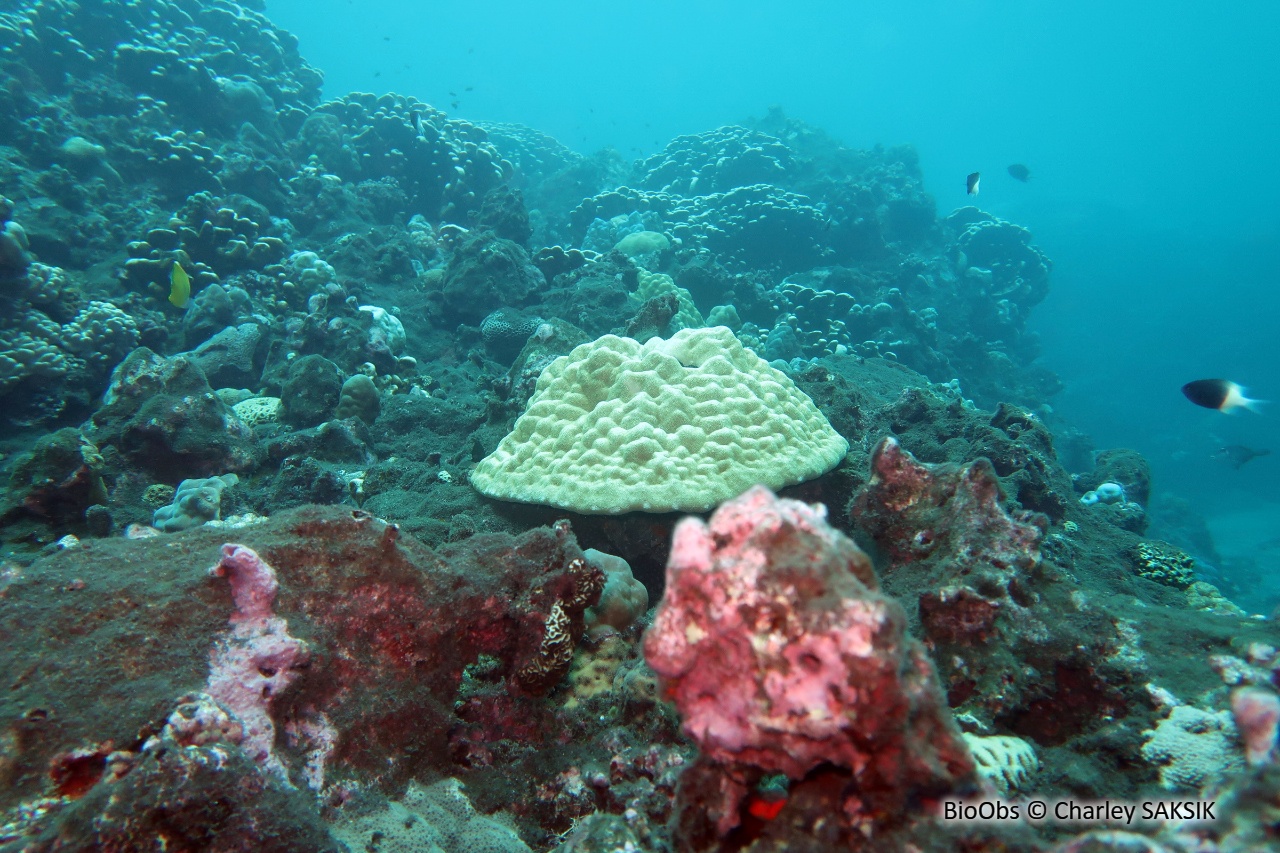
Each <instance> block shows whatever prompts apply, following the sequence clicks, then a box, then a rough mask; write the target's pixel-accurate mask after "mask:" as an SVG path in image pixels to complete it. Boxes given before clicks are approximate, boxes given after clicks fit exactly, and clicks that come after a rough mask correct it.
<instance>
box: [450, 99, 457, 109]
mask: <svg viewBox="0 0 1280 853" xmlns="http://www.w3.org/2000/svg"><path fill="white" fill-rule="evenodd" d="M449 106H450V107H452V108H453V109H455V110H456V109H457V108H458V102H457V101H450V102H449Z"/></svg>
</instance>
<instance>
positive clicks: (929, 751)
mask: <svg viewBox="0 0 1280 853" xmlns="http://www.w3.org/2000/svg"><path fill="white" fill-rule="evenodd" d="M904 626H905V616H904V613H903V610H902V608H901V607H900V606H899V605H898V604H897V602H895V601H893V600H892V599H890V598H888V597H886V596H885V595H883V594H882V593H881V592H880V591H879V584H878V582H877V579H876V577H875V573H874V571H873V569H872V567H871V563H870V561H869V560H868V558H867V556H866V555H865V554H864V553H863V552H862V551H861V550H859V549H858V547H857V546H856V545H855V544H854V543H853V542H852V541H851V540H849V539H847V538H846V537H845V536H843V535H842V534H841V533H839V532H838V531H836V530H834V529H833V528H831V527H830V526H829V525H828V524H827V523H826V511H825V508H823V507H821V506H809V505H806V504H803V503H800V502H797V501H791V500H780V499H778V498H776V497H774V495H773V494H772V493H770V492H769V491H768V490H767V489H765V488H763V487H756V488H754V489H751V490H750V491H748V492H746V493H745V494H743V495H742V496H740V497H738V498H736V499H735V500H732V501H730V502H728V503H726V504H724V505H722V506H721V507H720V509H719V510H717V511H716V513H715V514H714V515H713V516H712V517H711V520H710V522H709V523H703V522H702V521H701V520H700V519H697V518H686V519H684V520H683V521H681V522H680V524H679V525H678V526H677V527H676V530H675V538H674V542H673V544H672V550H671V556H670V559H669V561H668V563H667V586H666V594H665V596H664V598H663V601H662V604H661V606H660V607H659V610H658V614H657V617H656V619H655V621H654V624H653V627H652V628H651V629H650V630H649V633H648V635H647V636H646V638H645V657H646V659H647V660H648V662H649V665H650V666H651V667H653V669H654V670H655V671H656V672H657V673H658V675H659V678H660V682H661V685H662V689H663V691H664V693H665V695H666V696H668V697H669V698H671V699H672V700H673V701H674V702H675V704H676V706H677V707H678V708H679V710H680V713H681V716H682V717H683V720H684V727H685V730H686V731H687V732H688V734H689V735H690V736H691V737H692V738H693V739H694V740H695V741H696V742H697V744H698V746H699V748H700V750H701V752H702V757H703V759H705V760H709V761H711V762H714V763H716V764H719V765H721V766H723V767H725V768H727V769H729V770H730V771H731V772H733V773H735V774H736V773H738V771H744V770H745V771H748V772H754V771H759V772H763V773H784V774H786V775H787V776H788V777H790V778H792V779H800V778H803V777H804V776H805V774H807V773H809V772H810V771H812V770H813V769H814V768H816V767H818V766H819V765H827V766H834V767H837V768H842V769H845V770H847V771H849V772H850V773H851V774H852V776H853V777H854V779H855V780H856V781H857V786H856V787H857V789H858V790H859V791H860V792H861V793H866V794H871V793H875V794H883V793H886V792H889V793H891V795H892V797H893V798H897V797H904V796H906V795H907V794H908V793H910V792H920V791H935V792H936V791H942V790H947V789H949V788H950V787H951V786H952V785H954V784H955V783H956V782H957V781H959V780H961V779H962V778H966V777H968V776H969V775H970V774H971V773H972V763H971V759H970V758H969V755H968V751H967V749H966V748H965V747H964V745H963V743H962V742H961V740H960V738H959V735H958V733H957V730H956V729H955V727H954V725H953V723H952V722H951V720H950V715H949V713H948V711H947V709H946V706H945V704H944V703H943V702H942V698H941V694H940V692H939V689H938V686H937V681H936V678H935V675H934V671H933V667H932V664H931V663H930V662H929V660H928V658H927V657H926V656H925V654H924V652H923V650H922V648H921V647H920V645H919V644H918V643H917V642H916V641H914V640H912V639H911V638H910V637H909V636H908V635H907V633H906V631H905V627H904ZM729 788H730V789H732V790H733V791H735V792H740V786H737V785H729ZM882 801H883V800H882ZM731 812H732V804H725V808H724V809H723V811H722V814H725V815H728V814H730V813H731ZM731 822H732V819H729V820H728V821H722V822H721V829H722V830H723V829H725V828H726V826H727V825H728V824H729V823H731Z"/></svg>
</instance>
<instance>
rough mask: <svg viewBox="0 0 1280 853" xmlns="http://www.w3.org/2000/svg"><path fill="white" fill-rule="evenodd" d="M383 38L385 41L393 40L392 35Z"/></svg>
mask: <svg viewBox="0 0 1280 853" xmlns="http://www.w3.org/2000/svg"><path fill="white" fill-rule="evenodd" d="M382 40H383V41H391V36H383V37H382Z"/></svg>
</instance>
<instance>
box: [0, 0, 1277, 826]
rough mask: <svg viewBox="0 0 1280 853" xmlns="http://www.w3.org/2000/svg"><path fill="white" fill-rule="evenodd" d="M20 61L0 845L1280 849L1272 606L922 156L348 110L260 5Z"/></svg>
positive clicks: (0, 372)
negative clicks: (966, 813)
mask: <svg viewBox="0 0 1280 853" xmlns="http://www.w3.org/2000/svg"><path fill="white" fill-rule="evenodd" d="M0 72H2V73H3V74H4V75H5V79H7V80H9V81H12V82H13V85H9V86H5V87H3V94H0V140H3V158H0V159H2V162H3V163H4V166H3V167H2V168H0V178H2V180H3V184H2V187H3V189H2V193H0V194H2V195H3V196H4V200H3V203H2V204H0V300H2V301H3V303H4V304H3V308H4V310H3V311H0V397H3V405H0V418H3V419H4V420H5V421H6V424H5V426H6V434H7V439H6V444H5V447H4V455H3V458H2V459H0V464H3V465H4V466H5V469H6V474H7V476H8V482H9V488H8V489H7V490H5V492H4V505H3V508H2V510H0V519H2V520H3V529H4V547H5V552H4V555H3V564H2V566H0V597H2V598H3V607H0V643H2V644H3V646H4V648H5V654H4V655H2V656H0V683H2V684H4V685H6V688H7V689H6V690H5V691H3V692H2V693H0V809H3V810H4V816H3V818H0V849H5V850H8V849H15V850H17V849H31V850H40V849H53V848H54V847H59V848H63V847H74V848H76V849H119V850H124V849H144V848H145V849H151V848H154V847H156V846H165V847H167V848H169V849H205V848H206V847H207V846H208V839H209V838H215V837H216V838H217V839H218V844H219V846H220V847H221V848H226V849H232V848H235V849H242V848H243V849H250V848H252V849H259V848H263V849H265V848H266V847H270V848H271V849H278V850H306V851H313V850H366V849H448V850H470V849H485V850H522V851H523V850H531V849H532V850H539V851H542V850H551V849H558V850H563V851H604V850H610V851H612V850H656V851H663V850H669V851H674V850H681V851H685V850H689V851H704V850H705V851H713V850H744V849H752V850H766V849H768V850H779V849H795V850H817V849H840V850H868V851H871V850H874V851H892V850H949V849H970V850H972V849H1006V850H1027V851H1030V850H1049V849H1056V850H1061V851H1068V850H1072V851H1075V850H1086V849H1088V850H1099V851H1103V850H1133V849H1143V850H1187V849H1196V850H1201V851H1208V850H1260V849H1267V848H1270V847H1274V846H1276V845H1277V844H1280V840H1277V838H1276V837H1275V832H1276V830H1275V827H1276V823H1275V820H1274V815H1273V814H1272V811H1270V810H1273V808H1274V805H1273V804H1274V802H1275V800H1276V798H1277V796H1280V771H1277V770H1276V769H1275V759H1276V748H1275V739H1276V728H1277V720H1280V710H1278V709H1280V699H1277V695H1276V693H1275V684H1276V683H1277V682H1280V652H1277V650H1276V649H1277V647H1278V646H1280V643H1278V642H1276V638H1275V633H1274V629H1273V626H1272V624H1271V623H1270V622H1268V621H1266V620H1263V619H1257V618H1250V617H1249V616H1248V615H1247V614H1246V613H1245V612H1244V611H1243V610H1241V608H1240V607H1239V606H1238V604H1237V603H1233V602H1232V600H1231V599H1230V598H1229V597H1228V596H1229V595H1235V597H1236V598H1237V599H1238V600H1239V601H1240V602H1242V603H1248V601H1249V600H1248V599H1247V598H1240V595H1239V593H1240V591H1239V590H1233V589H1231V588H1230V587H1227V586H1222V587H1218V586H1214V585H1212V584H1211V583H1209V582H1208V581H1210V580H1215V581H1216V582H1217V583H1219V584H1225V580H1224V579H1223V578H1222V577H1217V578H1213V577H1208V576H1205V575H1204V574H1203V573H1202V568H1201V564H1200V562H1199V561H1198V560H1197V556H1198V555H1197V554H1196V552H1197V550H1205V548H1206V546H1205V545H1204V544H1203V539H1201V540H1197V539H1196V537H1195V536H1194V535H1188V533H1189V531H1188V530H1182V531H1179V530H1178V529H1176V528H1172V527H1169V526H1168V525H1167V524H1166V525H1165V526H1164V527H1162V528H1161V529H1160V530H1159V532H1158V533H1159V535H1158V537H1157V536H1155V535H1151V536H1150V537H1148V530H1147V528H1148V527H1149V526H1150V520H1149V518H1148V514H1147V510H1146V507H1147V504H1148V503H1149V501H1150V494H1151V490H1150V473H1149V471H1148V470H1147V467H1146V463H1145V461H1144V460H1142V458H1141V457H1140V456H1138V455H1137V454H1136V453H1133V452H1132V451H1124V450H1111V451H1105V452H1102V453H1099V454H1096V456H1094V455H1090V454H1089V453H1088V452H1087V451H1088V450H1089V448H1088V447H1087V446H1083V445H1082V441H1081V439H1080V436H1079V435H1078V433H1073V432H1072V431H1071V430H1070V429H1069V428H1068V427H1066V426H1065V425H1063V424H1060V423H1054V424H1048V423H1046V421H1045V419H1044V417H1046V416H1047V409H1039V408H1038V407H1039V405H1040V403H1041V402H1042V401H1043V400H1045V399H1046V398H1047V396H1048V395H1050V394H1052V393H1053V392H1054V391H1055V390H1056V388H1057V380H1056V379H1055V377H1054V376H1053V374H1052V373H1050V372H1049V371H1047V370H1046V369H1044V368H1043V367H1041V366H1039V365H1037V364H1035V363H1034V359H1035V356H1036V347H1035V341H1034V338H1033V337H1032V336H1031V335H1029V334H1028V332H1027V329H1026V320H1027V317H1028V315H1029V312H1030V311H1031V310H1033V309H1034V307H1035V306H1036V304H1037V303H1038V302H1039V301H1040V300H1041V299H1043V298H1044V296H1045V294H1046V292H1047V289H1048V287H1049V281H1050V272H1051V264H1050V262H1049V260H1048V259H1047V258H1046V257H1045V255H1044V254H1043V253H1042V252H1041V251H1040V250H1039V249H1038V248H1037V247H1036V246H1035V244H1034V242H1033V240H1032V238H1031V235H1030V234H1029V233H1028V232H1027V231H1026V230H1025V229H1023V228H1021V227H1019V226H1017V225H1015V224H1013V223H1009V222H1004V221H1002V220H1000V219H999V218H997V217H995V216H992V215H990V214H987V213H985V212H983V211H981V210H979V209H977V208H972V207H967V208H963V209H961V210H958V211H956V212H954V213H952V214H950V215H946V216H941V217H940V216H939V215H938V213H937V211H936V210H935V206H934V202H933V200H932V198H931V197H930V196H929V195H928V194H927V193H926V192H925V190H924V185H923V181H922V178H921V174H920V169H919V165H918V162H917V159H916V155H915V152H914V151H913V150H912V149H911V148H909V147H897V148H877V149H875V150H871V151H859V150H853V149H849V148H846V147H844V146H843V145H841V144H839V143H838V142H836V141H835V140H833V139H831V138H830V137H828V136H826V135H825V134H823V133H822V132H821V131H819V130H817V129H815V128H812V127H809V126H807V125H805V124H804V123H802V122H799V121H796V120H794V119H791V118H788V117H787V116H785V115H783V114H782V113H781V112H779V111H776V110H775V111H771V112H770V113H768V114H767V115H766V116H765V117H764V118H762V119H759V120H751V121H749V122H746V123H745V124H743V125H741V126H728V127H721V128H717V129H714V130H710V131H707V132H705V133H700V134H696V135H691V136H683V137H679V138H677V139H674V140H672V141H671V142H670V143H668V144H667V145H666V146H665V147H664V148H663V149H662V150H661V151H659V152H657V153H655V154H653V155H652V156H650V157H648V158H646V159H643V160H640V161H638V162H636V163H634V164H631V165H627V164H625V163H623V162H621V161H620V160H619V159H618V158H617V156H616V155H614V154H611V153H608V152H604V153H600V154H596V155H590V156H587V155H582V154H578V153H575V152H572V151H570V150H568V149H567V148H565V147H564V146H563V145H561V144H560V143H559V142H557V141H556V140H554V139H552V138H551V137H549V136H546V135H545V134H542V133H539V132H538V131H535V130H533V129H530V128H527V127H522V126H519V125H509V124H506V125H498V124H484V123H474V122H468V121H465V120H462V119H459V118H456V117H451V116H449V115H447V114H446V113H444V112H442V111H440V110H438V109H435V108H434V107H432V106H430V105H428V104H425V103H422V102H420V101H417V100H415V99H414V98H412V97H408V96H403V95H397V94H384V95H372V94H364V93H352V94H350V95H346V96H343V97H338V98H334V99H332V100H329V101H326V102H322V101H321V99H320V96H319V87H320V79H321V78H320V74H319V72H318V71H317V70H316V69H314V68H312V67H311V66H309V65H308V64H307V63H306V62H305V61H304V60H303V59H302V58H301V56H300V54H299V51H298V44H297V41H296V40H295V39H294V38H293V37H292V36H290V35H289V34H288V33H286V32H284V31H282V30H280V29H278V28H276V27H275V26H273V25H272V24H271V23H270V21H269V20H268V19H267V18H266V17H265V15H264V14H263V9H262V5H261V3H260V2H257V0H246V2H245V3H243V4H236V3H234V2H230V0H218V2H214V3H198V2H195V0H149V2H145V3H127V4H119V3H106V2H101V0H93V2H78V3H73V2H69V0H43V2H40V3H35V4H12V3H11V4H7V5H6V6H5V7H4V8H3V10H0ZM179 271H181V273H179ZM1051 426H1052V427H1053V428H1054V429H1055V430H1056V431H1057V433H1058V435H1059V436H1060V437H1059V438H1058V440H1057V444H1058V446H1059V447H1061V448H1063V456H1062V457H1059V454H1058V450H1057V449H1055V437H1054V433H1053V432H1052V431H1051V429H1050V427H1051ZM1082 447H1083V451H1085V452H1082ZM1068 464H1070V465H1071V467H1073V468H1075V469H1076V470H1075V474H1074V476H1072V475H1070V474H1068V472H1067V470H1066V466H1067V465H1068ZM1091 466H1092V470H1090V467H1091ZM1118 484H1123V486H1122V487H1121V486H1119V485H1118ZM764 486H767V487H769V488H771V489H774V490H779V489H781V490H785V494H786V496H785V497H776V496H775V495H774V494H773V493H771V492H770V491H768V490H767V489H765V488H764ZM1111 486H1116V487H1117V488H1121V489H1122V490H1121V492H1120V493H1119V498H1120V499H1117V500H1102V499H1099V500H1089V499H1086V500H1084V501H1082V500H1081V497H1082V496H1084V495H1086V494H1091V495H1094V496H1095V497H1096V496H1098V495H1101V494H1104V493H1105V494H1110V492H1109V491H1108V489H1109V488H1110V487H1111ZM717 507H719V508H718V509H716V508H717ZM712 510H715V511H714V513H713V514H711V515H710V517H709V519H708V520H705V521H704V520H697V519H686V520H683V521H681V520H680V514H681V513H685V512H701V513H705V512H710V511H712ZM1188 524H1190V522H1188ZM1192 532H1193V530H1192ZM854 538H857V539H858V541H860V542H861V543H862V544H863V545H865V546H868V547H869V548H870V550H872V551H873V552H874V554H875V555H876V560H877V563H876V565H875V566H874V567H873V565H872V561H871V559H870V558H869V557H868V556H867V555H866V554H864V553H863V552H862V551H861V550H860V549H859V548H858V546H856V545H855V544H854V543H853V539H854ZM1166 540H1167V541H1166ZM1197 543H1200V544H1197ZM586 545H590V546H593V547H592V548H587V549H586V550H585V551H584V549H583V547H582V546H586ZM668 552H670V557H669V558H668V557H667V554H668ZM1207 556H1210V557H1211V556H1212V554H1211V553H1209V554H1207ZM211 566H212V567H213V571H212V574H211V573H210V567H211ZM664 569H665V572H664ZM650 601H652V602H654V603H656V604H657V609H656V610H655V611H650V612H649V613H647V614H646V612H645V610H646V608H647V606H648V603H649V602H650ZM986 796H1000V797H1009V798H1015V797H1024V796H1034V797H1036V798H1039V799H1042V800H1046V801H1049V800H1054V799H1061V798H1070V797H1074V798H1076V799H1078V800H1088V801H1098V800H1111V801H1123V802H1135V801H1141V800H1148V801H1157V800H1178V801H1191V802H1194V801H1198V799H1199V798H1205V799H1208V800H1213V801H1215V802H1216V811H1215V815H1216V818H1217V819H1216V821H1214V822H1208V823H1198V824H1197V823H1188V824H1184V823H1178V822H1160V821H1155V822H1147V823H1143V824H1141V825H1137V824H1134V825H1121V824H1116V823H1110V824H1107V825H1095V826H1085V827H1081V826H1062V825H1058V824H1055V823H1054V822H1053V821H1049V822H1047V823H1041V824H1027V823H1020V822H1017V823H981V822H978V823H957V822H955V821H947V820H945V819H944V818H945V815H946V811H945V808H944V804H945V803H952V804H954V803H955V802H957V801H959V800H964V801H966V802H973V801H975V800H977V799H980V798H982V797H986ZM211 804H216V805H217V807H216V808H212V807H210V806H211ZM1269 804H1270V805H1269ZM1054 845H1057V846H1056V847H1055V846H1054Z"/></svg>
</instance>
